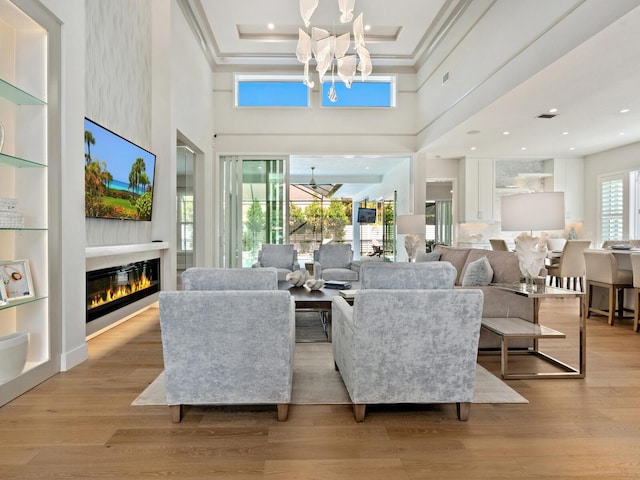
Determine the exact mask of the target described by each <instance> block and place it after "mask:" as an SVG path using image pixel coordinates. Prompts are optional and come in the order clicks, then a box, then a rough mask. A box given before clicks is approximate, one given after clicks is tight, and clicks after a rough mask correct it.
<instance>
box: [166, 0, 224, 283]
mask: <svg viewBox="0 0 640 480" xmlns="http://www.w3.org/2000/svg"><path fill="white" fill-rule="evenodd" d="M172 4H174V5H173V8H172V12H171V13H172V20H171V52H172V54H171V102H172V105H173V107H172V115H171V117H172V119H173V122H174V128H175V130H176V131H177V132H178V135H179V137H180V139H181V141H183V142H184V143H186V144H187V145H188V146H189V147H190V148H191V149H192V150H194V151H195V152H196V164H197V165H196V172H195V181H196V184H195V191H196V205H195V206H196V238H195V248H196V252H195V258H196V262H197V265H198V266H211V265H212V264H213V261H214V260H213V251H214V239H215V238H216V235H215V228H214V226H215V225H216V222H215V219H216V218H217V214H218V213H219V212H217V209H216V208H215V207H216V205H214V200H213V199H214V197H213V193H214V192H213V190H214V189H213V185H215V184H216V182H215V175H216V172H215V163H214V162H215V155H214V149H213V145H214V142H213V135H214V133H215V132H214V116H215V115H214V114H213V113H212V109H213V74H212V72H211V69H210V67H209V64H208V63H207V62H206V61H205V59H204V56H203V54H202V51H201V50H200V47H199V45H198V44H197V41H196V38H195V37H194V35H193V33H192V31H191V30H190V28H189V26H188V25H187V22H186V20H185V18H184V15H183V14H182V12H181V10H180V9H179V8H178V7H177V6H175V2H172ZM174 150H175V148H174ZM172 164H173V172H174V176H175V152H174V158H173V162H172ZM174 190H175V188H174ZM170 198H171V199H174V198H175V195H174V196H172V197H170ZM173 205H174V208H173V209H172V213H171V214H172V220H171V222H172V224H173V225H174V226H175V223H176V220H175V211H176V209H175V203H174V204H173ZM163 238H168V239H170V240H171V241H173V239H174V238H176V231H175V227H174V228H173V229H172V230H171V232H169V235H167V236H163ZM174 271H175V269H174Z"/></svg>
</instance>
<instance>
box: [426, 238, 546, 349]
mask: <svg viewBox="0 0 640 480" xmlns="http://www.w3.org/2000/svg"><path fill="white" fill-rule="evenodd" d="M433 253H435V255H431V257H430V259H431V260H436V259H437V260H438V261H441V262H442V261H444V262H449V263H451V264H452V265H453V266H454V267H455V268H456V271H457V276H456V281H455V283H456V285H457V286H459V287H461V288H480V289H481V290H482V291H483V292H484V301H483V306H482V316H483V317H484V318H502V317H519V318H523V319H525V320H529V321H531V322H532V321H533V319H534V302H533V299H531V298H528V297H525V296H522V295H516V294H515V293H513V292H509V291H506V290H501V289H499V288H496V287H494V286H491V285H475V286H467V287H462V284H463V280H464V278H465V274H466V273H467V271H468V269H469V265H470V264H472V263H473V262H476V261H478V260H479V259H481V258H486V259H487V260H488V262H489V265H490V266H491V270H492V272H493V275H492V278H491V280H490V282H489V283H515V282H519V281H520V276H521V273H520V267H519V266H518V256H517V255H516V253H515V252H505V251H494V250H483V249H479V248H458V247H448V246H442V245H439V246H437V247H436V249H435V252H433ZM438 254H439V255H438ZM427 255H428V254H427ZM422 258H423V259H425V260H426V259H427V257H426V255H425V256H422ZM417 260H418V259H416V261H417ZM528 344H529V341H528V340H522V341H521V342H520V343H517V342H511V345H512V346H513V347H516V348H522V347H526V346H528ZM478 348H479V349H481V350H483V349H497V348H500V338H499V337H498V336H497V335H495V334H493V333H491V332H488V331H485V330H484V329H483V330H482V331H481V334H480V343H479V347H478Z"/></svg>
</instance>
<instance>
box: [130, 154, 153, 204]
mask: <svg viewBox="0 0 640 480" xmlns="http://www.w3.org/2000/svg"><path fill="white" fill-rule="evenodd" d="M149 183H150V182H149V177H148V176H147V166H146V165H145V163H144V159H142V158H140V157H138V158H136V161H135V162H133V165H131V172H130V173H129V188H130V189H131V190H132V191H133V193H136V194H138V195H140V194H142V193H144V192H145V187H146V186H147V185H149Z"/></svg>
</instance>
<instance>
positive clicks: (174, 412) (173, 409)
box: [169, 405, 182, 423]
mask: <svg viewBox="0 0 640 480" xmlns="http://www.w3.org/2000/svg"><path fill="white" fill-rule="evenodd" d="M169 415H171V421H172V422H173V423H180V422H181V421H182V405H169Z"/></svg>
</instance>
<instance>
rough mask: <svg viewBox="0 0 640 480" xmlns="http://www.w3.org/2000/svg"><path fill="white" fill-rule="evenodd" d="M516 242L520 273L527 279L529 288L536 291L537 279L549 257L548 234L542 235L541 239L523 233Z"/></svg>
mask: <svg viewBox="0 0 640 480" xmlns="http://www.w3.org/2000/svg"><path fill="white" fill-rule="evenodd" d="M515 241H516V254H517V255H518V266H519V267H520V272H521V273H522V275H523V276H524V278H525V283H526V284H527V288H528V289H530V290H531V291H536V290H537V284H536V282H535V279H536V278H537V277H538V276H539V275H540V271H541V270H542V269H543V268H544V260H545V258H546V257H547V251H548V250H547V234H546V233H542V234H540V237H533V236H531V235H530V234H528V233H521V234H520V235H518V236H517V237H516V239H515Z"/></svg>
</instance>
